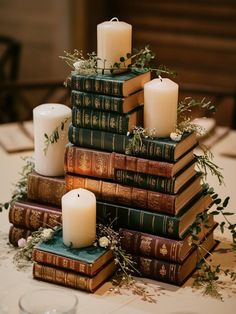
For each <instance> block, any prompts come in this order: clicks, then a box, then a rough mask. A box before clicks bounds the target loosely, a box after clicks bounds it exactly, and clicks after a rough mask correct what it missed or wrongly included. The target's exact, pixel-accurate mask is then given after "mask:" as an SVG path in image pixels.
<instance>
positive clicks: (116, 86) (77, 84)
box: [69, 71, 151, 97]
mask: <svg viewBox="0 0 236 314" xmlns="http://www.w3.org/2000/svg"><path fill="white" fill-rule="evenodd" d="M150 79H151V73H150V72H145V73H140V72H134V71H130V72H126V73H124V74H119V75H112V74H101V73H97V74H91V75H82V74H78V73H76V72H72V75H71V81H70V83H69V85H70V87H71V90H79V91H84V92H92V93H98V94H105V95H113V96H119V97H127V96H129V95H130V94H133V93H135V92H137V91H139V90H141V89H143V87H144V84H145V83H147V82H148V81H150Z"/></svg>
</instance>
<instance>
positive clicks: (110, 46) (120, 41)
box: [97, 18, 132, 68]
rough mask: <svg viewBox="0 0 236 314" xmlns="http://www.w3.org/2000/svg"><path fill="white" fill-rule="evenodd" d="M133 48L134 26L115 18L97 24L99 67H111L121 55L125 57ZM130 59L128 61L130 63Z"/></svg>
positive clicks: (118, 60)
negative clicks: (104, 61)
mask: <svg viewBox="0 0 236 314" xmlns="http://www.w3.org/2000/svg"><path fill="white" fill-rule="evenodd" d="M131 50H132V26H131V25H130V24H128V23H125V22H120V21H118V19H116V18H113V19H112V20H110V21H106V22H103V23H101V24H98V25H97V55H98V58H100V59H101V60H98V67H99V68H103V67H104V63H103V60H106V63H105V67H106V68H110V67H111V66H112V65H113V64H114V63H115V62H120V57H125V58H126V55H127V53H131ZM129 63H130V60H129V61H128V62H127V63H126V65H128V64H129Z"/></svg>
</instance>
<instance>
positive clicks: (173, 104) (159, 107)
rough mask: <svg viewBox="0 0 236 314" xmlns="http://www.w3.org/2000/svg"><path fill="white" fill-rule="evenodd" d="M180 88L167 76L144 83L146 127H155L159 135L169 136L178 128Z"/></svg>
mask: <svg viewBox="0 0 236 314" xmlns="http://www.w3.org/2000/svg"><path fill="white" fill-rule="evenodd" d="M178 89H179V86H178V84H176V83H175V82H173V81H171V80H169V79H167V78H163V79H161V78H157V79H154V80H152V81H150V82H148V83H146V84H144V128H145V129H155V136H157V137H169V136H170V133H171V132H174V131H175V129H176V124H177V103H178Z"/></svg>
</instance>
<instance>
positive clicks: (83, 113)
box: [72, 106, 143, 134]
mask: <svg viewBox="0 0 236 314" xmlns="http://www.w3.org/2000/svg"><path fill="white" fill-rule="evenodd" d="M72 124H73V126H75V127H79V128H80V127H82V128H88V129H94V130H103V131H107V132H114V133H119V134H127V132H131V131H132V130H133V128H134V127H135V126H140V127H141V126H143V106H138V107H136V108H134V109H132V110H131V111H129V112H128V113H125V114H119V113H116V112H112V111H111V112H107V111H102V110H97V109H88V108H76V107H73V108H72Z"/></svg>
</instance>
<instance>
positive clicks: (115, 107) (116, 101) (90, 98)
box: [71, 90, 144, 113]
mask: <svg viewBox="0 0 236 314" xmlns="http://www.w3.org/2000/svg"><path fill="white" fill-rule="evenodd" d="M143 101H144V99H143V90H141V91H138V92H136V93H133V94H131V95H129V96H128V97H115V96H107V95H103V94H95V93H86V92H81V91H76V90H72V91H71V105H72V106H73V107H77V108H90V109H98V110H104V111H113V112H117V113H127V112H129V111H130V110H132V109H134V108H135V107H137V106H139V105H140V104H143Z"/></svg>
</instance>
